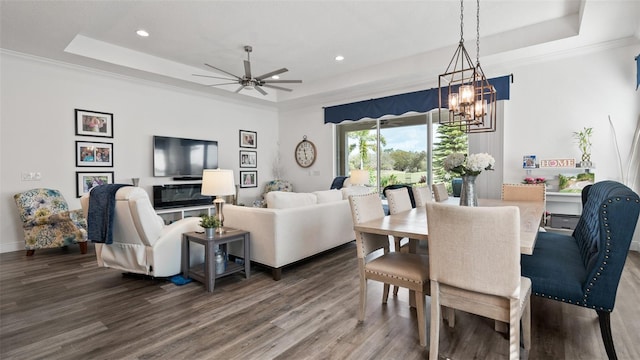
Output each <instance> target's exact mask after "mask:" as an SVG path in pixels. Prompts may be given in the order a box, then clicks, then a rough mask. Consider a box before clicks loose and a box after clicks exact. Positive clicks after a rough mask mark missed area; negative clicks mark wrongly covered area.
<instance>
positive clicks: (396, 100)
mask: <svg viewBox="0 0 640 360" xmlns="http://www.w3.org/2000/svg"><path fill="white" fill-rule="evenodd" d="M510 78H511V75H505V76H502V77H497V78H492V79H489V83H491V85H493V87H495V88H496V92H497V94H496V95H497V99H498V100H509V83H510ZM437 107H438V88H433V89H428V90H420V91H414V92H410V93H404V94H398V95H391V96H385V97H381V98H377V99H370V100H363V101H358V102H354V103H349V104H342V105H336V106H329V107H326V108H324V123H325V124H327V123H333V124H339V123H341V122H343V121H345V120H360V119H362V118H371V119H376V118H379V117H381V116H384V115H402V114H405V113H407V112H409V111H415V112H420V113H425V112H428V111H430V110H433V109H436V108H437Z"/></svg>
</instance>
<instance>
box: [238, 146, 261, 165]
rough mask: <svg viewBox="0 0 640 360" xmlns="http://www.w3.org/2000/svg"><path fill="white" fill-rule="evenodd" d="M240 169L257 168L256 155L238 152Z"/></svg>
mask: <svg viewBox="0 0 640 360" xmlns="http://www.w3.org/2000/svg"><path fill="white" fill-rule="evenodd" d="M240 167H241V168H255V167H258V153H257V152H255V151H249V150H240Z"/></svg>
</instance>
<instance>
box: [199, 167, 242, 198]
mask: <svg viewBox="0 0 640 360" xmlns="http://www.w3.org/2000/svg"><path fill="white" fill-rule="evenodd" d="M200 193H201V194H202V195H206V196H225V195H233V194H235V193H236V187H235V182H234V181H233V170H223V169H205V170H203V171H202V189H201V190H200Z"/></svg>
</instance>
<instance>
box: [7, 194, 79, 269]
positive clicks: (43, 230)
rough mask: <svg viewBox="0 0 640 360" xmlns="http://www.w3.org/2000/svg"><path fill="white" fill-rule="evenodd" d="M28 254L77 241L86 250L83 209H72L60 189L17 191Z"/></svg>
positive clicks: (17, 203)
mask: <svg viewBox="0 0 640 360" xmlns="http://www.w3.org/2000/svg"><path fill="white" fill-rule="evenodd" d="M13 199H14V200H15V202H16V206H17V207H18V212H19V214H20V220H21V221H22V229H23V230H24V245H25V249H27V256H31V255H33V254H34V252H35V250H36V249H43V248H56V247H64V246H67V245H70V244H75V243H78V244H79V245H80V252H81V253H82V254H86V253H87V242H86V241H87V230H86V229H87V222H86V219H85V218H84V216H83V214H82V209H77V210H69V206H68V205H67V201H66V200H65V198H64V196H62V194H61V193H60V191H58V190H53V189H44V188H39V189H31V190H28V191H25V192H21V193H18V194H15V195H14V196H13Z"/></svg>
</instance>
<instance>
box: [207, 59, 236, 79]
mask: <svg viewBox="0 0 640 360" xmlns="http://www.w3.org/2000/svg"><path fill="white" fill-rule="evenodd" d="M205 65H207V66H208V67H210V68H212V69H216V70H218V71H222V72H223V73H225V74H227V75H231V76H233V77H234V78H236V79H238V80H240V79H241V78H240V77H239V76H237V75H233V74H232V73H230V72H228V71H224V70H222V69H218V68H217V67H215V66H213V65H209V64H207V63H205Z"/></svg>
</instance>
